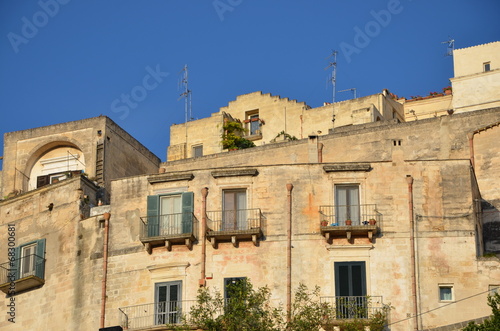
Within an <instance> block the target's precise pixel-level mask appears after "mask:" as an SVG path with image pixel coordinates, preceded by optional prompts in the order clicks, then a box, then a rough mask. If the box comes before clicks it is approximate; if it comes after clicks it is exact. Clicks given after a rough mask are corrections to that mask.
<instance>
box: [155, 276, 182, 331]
mask: <svg viewBox="0 0 500 331" xmlns="http://www.w3.org/2000/svg"><path fill="white" fill-rule="evenodd" d="M155 287H156V288H155V325H162V324H177V323H180V322H181V308H182V300H181V298H182V296H181V295H182V292H181V291H182V281H174V282H165V283H157V284H156V286H155Z"/></svg>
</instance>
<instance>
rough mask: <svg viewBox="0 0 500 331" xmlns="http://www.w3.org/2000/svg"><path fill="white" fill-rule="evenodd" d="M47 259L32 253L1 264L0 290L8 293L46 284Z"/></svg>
mask: <svg viewBox="0 0 500 331" xmlns="http://www.w3.org/2000/svg"><path fill="white" fill-rule="evenodd" d="M44 273H45V259H44V258H42V257H40V256H38V255H35V254H32V255H27V256H23V257H22V258H19V259H15V260H13V261H11V262H5V263H2V264H0V290H1V291H2V292H4V293H5V294H8V295H13V294H15V293H18V292H22V291H25V290H29V289H32V288H35V287H39V286H42V285H43V284H45V280H44Z"/></svg>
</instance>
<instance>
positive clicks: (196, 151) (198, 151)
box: [193, 145, 203, 157]
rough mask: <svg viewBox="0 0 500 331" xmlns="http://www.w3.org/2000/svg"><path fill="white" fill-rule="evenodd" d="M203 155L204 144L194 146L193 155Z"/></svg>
mask: <svg viewBox="0 0 500 331" xmlns="http://www.w3.org/2000/svg"><path fill="white" fill-rule="evenodd" d="M201 156H203V145H196V146H193V157H201Z"/></svg>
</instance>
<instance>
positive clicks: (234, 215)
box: [207, 208, 262, 248]
mask: <svg viewBox="0 0 500 331" xmlns="http://www.w3.org/2000/svg"><path fill="white" fill-rule="evenodd" d="M261 237H262V213H261V212H260V209H259V208H255V209H238V210H221V211H208V212H207V239H208V240H210V243H211V244H212V246H213V247H214V248H216V247H217V242H220V241H230V242H232V243H233V245H234V246H235V247H237V245H238V241H240V240H251V241H252V242H253V243H254V245H255V246H257V245H258V240H259V239H260V238H261Z"/></svg>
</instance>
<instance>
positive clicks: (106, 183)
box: [0, 69, 500, 331]
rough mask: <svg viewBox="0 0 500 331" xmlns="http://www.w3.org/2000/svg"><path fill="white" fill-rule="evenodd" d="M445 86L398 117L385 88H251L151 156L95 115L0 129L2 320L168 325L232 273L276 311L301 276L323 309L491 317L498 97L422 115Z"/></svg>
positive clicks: (177, 131)
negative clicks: (362, 92) (343, 96)
mask: <svg viewBox="0 0 500 331" xmlns="http://www.w3.org/2000/svg"><path fill="white" fill-rule="evenodd" d="M495 70H496V69H495ZM455 96H456V95H455V94H454V96H453V98H451V97H448V96H445V97H437V98H442V99H439V100H441V101H439V100H438V99H437V98H435V100H434V101H432V102H431V103H432V105H429V104H427V105H426V104H425V103H421V104H420V106H421V107H420V106H419V107H420V108H419V110H418V112H416V113H417V114H420V115H422V116H421V117H419V116H417V118H413V119H412V120H411V121H406V122H404V120H405V118H404V116H408V114H409V112H407V111H406V109H407V108H406V105H407V104H411V102H409V103H407V104H405V105H402V104H401V103H398V102H397V101H396V99H397V98H396V97H395V96H394V95H392V94H390V93H389V92H388V91H387V90H384V91H383V92H382V93H381V94H377V95H373V96H367V97H364V98H359V99H356V100H351V101H347V102H340V103H336V104H334V105H325V106H324V107H319V108H315V109H311V108H309V107H308V106H307V105H306V104H305V103H298V102H296V101H293V100H288V99H287V98H281V97H278V96H271V95H270V94H262V93H260V92H257V93H251V94H247V95H243V96H239V97H237V98H236V100H235V101H232V102H230V103H229V105H228V106H227V107H224V108H221V110H220V111H219V112H217V113H214V114H212V116H211V117H209V118H206V119H201V120H197V121H192V122H188V123H186V124H180V125H174V126H172V137H173V138H174V139H172V140H171V146H169V159H168V161H167V162H165V163H162V164H160V162H159V159H158V158H157V157H156V156H154V155H153V154H152V153H151V152H149V151H148V150H147V149H146V148H145V147H144V146H142V145H141V144H140V143H138V142H137V141H135V140H134V139H133V138H132V137H130V136H129V135H128V134H127V133H126V132H124V131H123V130H122V129H121V128H119V127H118V126H117V125H116V124H115V123H114V122H112V121H111V120H110V119H108V118H106V117H97V118H91V119H87V120H82V121H76V122H69V123H63V124H57V125H54V126H50V127H43V128H37V129H31V130H25V131H19V132H13V133H8V134H6V135H5V149H4V151H5V154H4V160H3V162H4V163H3V171H2V172H1V174H2V175H3V179H2V181H0V184H2V185H0V187H2V188H3V189H2V191H3V194H2V196H3V197H4V199H2V200H1V201H0V215H1V217H0V220H1V221H0V240H1V241H2V243H7V245H4V244H0V264H1V265H0V267H1V268H0V289H1V290H2V291H3V292H4V293H6V296H5V298H4V303H3V306H4V307H7V305H8V304H10V302H14V303H15V308H14V316H15V322H16V323H11V322H10V321H9V320H8V319H9V318H12V317H11V316H12V315H9V314H8V313H9V312H10V311H11V308H10V307H7V309H2V310H0V311H1V312H2V313H4V312H5V315H4V317H2V318H1V319H0V328H8V329H9V330H44V329H51V330H52V329H53V330H58V329H63V328H64V329H69V330H93V329H94V330H95V329H97V328H98V326H99V325H101V324H102V325H103V326H115V325H122V326H123V327H128V328H129V329H130V330H165V329H166V327H165V326H164V324H166V323H167V322H178V321H179V320H178V318H179V316H180V315H179V308H182V312H184V313H189V308H190V306H191V305H192V304H193V300H195V298H196V294H197V290H198V289H199V287H200V286H208V287H210V288H212V289H215V288H217V289H219V290H222V291H224V288H225V284H226V283H227V282H228V281H231V279H237V278H240V277H247V278H249V279H250V280H251V281H252V283H253V284H254V286H256V287H260V286H265V285H267V286H268V287H269V288H270V290H271V293H272V298H271V299H272V303H273V304H276V305H278V304H283V305H284V304H285V301H286V298H287V297H288V294H289V293H290V291H294V290H295V289H296V288H297V287H298V285H299V284H301V283H303V284H305V285H307V286H308V287H309V288H312V287H314V286H316V285H318V286H320V287H321V296H322V299H323V300H325V301H328V302H331V303H333V304H337V306H338V302H339V301H337V300H338V299H337V297H348V298H354V297H358V298H363V299H356V300H361V301H360V302H362V303H363V302H364V303H363V304H365V303H366V301H363V300H366V299H365V298H366V296H369V297H371V303H370V305H369V308H370V309H372V307H373V308H374V309H379V308H381V307H382V306H383V305H384V304H385V305H390V306H392V307H393V308H392V309H391V310H390V315H389V325H388V327H389V329H390V330H393V331H399V330H401V331H406V330H412V329H415V326H416V325H417V326H418V329H421V330H424V329H432V328H437V327H442V326H445V325H452V324H456V325H458V324H459V323H461V322H463V321H467V320H472V319H477V318H481V317H484V316H486V315H488V312H489V309H488V307H487V304H486V296H487V293H488V290H490V289H492V288H494V287H497V286H499V285H500V260H499V259H498V257H497V256H496V255H495V254H491V253H498V252H500V243H499V242H498V234H499V233H500V226H499V224H500V213H499V208H500V189H499V188H498V185H497V181H498V178H500V145H499V144H498V141H500V108H498V107H497V108H491V109H480V110H475V111H467V112H466V111H456V112H448V111H446V112H444V111H442V112H438V113H436V112H435V109H437V108H438V106H437V105H438V104H439V103H440V102H445V103H446V102H450V101H452V100H455V99H454V98H455ZM436 100H437V101H436ZM415 102H416V101H415ZM439 107H441V106H439ZM442 108H443V109H444V108H446V107H445V106H443V107H442ZM403 109H405V112H404V113H403ZM429 109H431V110H429ZM256 110H258V112H257V113H256V112H255V111H256ZM432 112H434V113H433V114H432ZM285 114H286V116H285ZM412 114H413V113H412ZM426 114H427V115H426ZM256 115H258V117H255V116H256ZM333 115H335V121H334V122H332V119H333ZM413 115H414V114H413ZM252 116H253V117H252ZM224 119H229V120H231V119H232V120H234V119H240V120H241V121H242V122H243V123H244V124H245V125H247V128H248V129H249V130H259V131H258V132H257V131H255V132H254V134H253V135H249V138H251V139H253V141H254V142H255V143H256V145H257V147H253V148H248V149H244V150H236V151H228V152H225V151H223V150H222V149H221V148H222V147H221V145H220V135H221V134H222V131H221V130H222V125H223V123H224ZM255 119H256V120H255ZM253 122H257V123H258V126H256V125H254V126H253V127H252V123H253ZM281 131H284V132H286V133H288V134H289V135H292V136H295V137H296V138H298V139H297V140H291V141H288V140H286V139H283V140H280V139H276V135H277V134H278V133H280V132H281ZM251 136H254V137H251ZM199 145H203V154H205V155H204V156H200V155H196V156H197V157H196V158H193V157H191V156H193V154H192V153H194V150H193V147H196V146H199ZM197 152H199V151H197ZM64 162H66V164H68V166H67V167H68V168H67V169H64V171H61V168H63V167H64V165H62V164H63V163H64ZM70 163H71V165H72V167H73V168H71V167H70V166H69V164H70ZM51 171H55V172H56V175H57V174H61V173H62V175H61V176H62V177H54V176H52V175H54V174H53V173H51ZM66 171H67V172H74V173H72V174H71V176H69V175H68V177H65V176H66ZM82 173H83V174H82ZM51 176H52V177H51ZM57 176H59V175H57ZM33 178H37V180H36V181H34V180H33ZM47 178H48V179H47ZM54 178H56V179H57V180H53V179H54ZM59 179H61V180H59ZM48 180H50V181H48ZM35 185H36V186H37V187H34V186H35ZM103 192H107V193H106V194H105V195H103ZM108 194H109V195H108ZM108 197H109V199H108ZM99 200H103V201H101V202H104V205H100V203H99ZM350 223H351V224H350ZM289 226H290V227H291V228H290V229H291V230H290V236H288V227H289ZM12 229H14V230H12ZM11 237H12V238H14V239H13V241H14V244H13V245H11V246H13V247H15V248H13V247H11V246H9V245H10V244H9V242H10V241H12V240H11V239H9V238H11ZM289 240H290V241H289ZM289 242H290V243H291V246H289V245H288V243H289ZM11 248H12V249H11ZM10 253H11V255H9V254H10ZM288 253H290V254H291V261H290V264H288V261H287V254H288ZM485 253H490V254H487V255H486V256H485ZM12 254H13V255H12ZM11 258H12V259H11ZM12 261H14V262H12ZM15 261H19V262H15ZM3 262H5V263H3ZM2 263H3V264H2ZM11 263H13V264H11ZM10 269H16V270H15V271H14V273H13V275H15V276H13V279H14V285H11V284H12V283H11V282H10V281H11V279H10V278H9V276H8V275H9V273H10V272H11V271H10ZM289 274H290V275H291V287H290V288H289V287H288V286H287V282H286V279H287V277H288V275H289ZM346 284H347V285H346ZM11 286H14V287H13V289H14V290H15V293H10V294H9V290H10V287H11ZM351 300H352V299H351ZM162 302H170V304H171V305H170V306H165V303H162ZM172 303H173V305H172ZM415 303H416V304H415ZM367 305H368V304H367ZM167 307H170V308H167ZM172 307H174V308H172ZM373 311H374V310H369V312H370V313H372V312H373Z"/></svg>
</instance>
